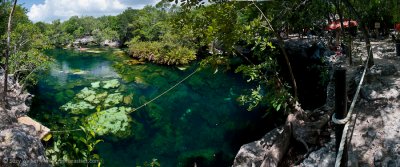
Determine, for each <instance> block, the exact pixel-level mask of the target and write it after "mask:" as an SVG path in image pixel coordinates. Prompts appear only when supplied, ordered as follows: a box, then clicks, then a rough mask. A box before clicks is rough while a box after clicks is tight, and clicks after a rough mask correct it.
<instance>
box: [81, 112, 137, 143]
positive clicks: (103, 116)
mask: <svg viewBox="0 0 400 167" xmlns="http://www.w3.org/2000/svg"><path fill="white" fill-rule="evenodd" d="M130 110H132V109H131V108H130V107H113V108H109V109H107V110H104V111H100V112H95V113H93V114H91V115H89V116H88V117H87V118H86V120H87V125H88V127H89V128H90V129H91V130H93V131H94V132H95V133H96V134H98V135H105V134H114V135H116V136H118V137H124V136H128V135H129V134H130V122H131V121H132V120H131V118H130V117H129V116H128V114H127V112H128V111H130Z"/></svg>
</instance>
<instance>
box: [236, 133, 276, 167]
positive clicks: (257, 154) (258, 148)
mask: <svg viewBox="0 0 400 167" xmlns="http://www.w3.org/2000/svg"><path fill="white" fill-rule="evenodd" d="M282 129H283V127H281V128H275V129H274V130H272V131H270V132H268V133H267V134H266V135H265V136H264V137H262V138H261V139H260V140H257V141H254V142H251V143H248V144H245V145H243V146H242V147H240V150H239V152H238V153H237V155H236V157H235V160H234V162H233V167H250V166H260V165H261V163H262V162H263V160H264V156H265V154H266V151H267V150H268V148H269V147H271V146H272V145H273V142H274V141H275V138H276V137H277V136H278V134H279V132H281V131H282Z"/></svg>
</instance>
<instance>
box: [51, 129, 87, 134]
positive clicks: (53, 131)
mask: <svg viewBox="0 0 400 167" xmlns="http://www.w3.org/2000/svg"><path fill="white" fill-rule="evenodd" d="M76 131H83V130H82V129H72V130H52V131H50V133H67V132H76Z"/></svg>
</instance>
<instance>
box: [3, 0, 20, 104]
mask: <svg viewBox="0 0 400 167" xmlns="http://www.w3.org/2000/svg"><path fill="white" fill-rule="evenodd" d="M16 5H17V0H14V4H13V7H12V9H11V12H10V16H9V17H8V25H7V48H6V60H5V63H4V85H3V86H4V90H3V96H2V101H3V105H4V107H6V106H7V91H8V72H9V69H8V60H9V58H10V45H11V44H10V42H11V21H12V16H13V15H14V11H15V6H16Z"/></svg>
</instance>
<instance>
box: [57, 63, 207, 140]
mask: <svg viewBox="0 0 400 167" xmlns="http://www.w3.org/2000/svg"><path fill="white" fill-rule="evenodd" d="M198 71H200V68H197V69H196V70H194V71H193V72H192V73H190V74H189V75H187V76H186V77H185V78H183V79H182V80H180V81H179V82H177V83H176V84H175V85H173V86H171V87H170V88H169V89H167V90H165V91H164V92H162V93H161V94H159V95H158V96H156V97H154V98H153V99H151V100H149V101H147V102H146V103H144V104H142V105H140V106H139V107H136V108H134V109H133V110H131V111H129V112H128V113H132V112H135V111H137V110H139V109H141V108H143V107H145V106H147V105H148V104H150V103H152V102H154V101H155V100H157V99H158V98H160V97H161V96H163V95H165V94H167V93H168V92H169V91H171V90H172V89H174V88H176V87H177V86H179V85H180V84H181V83H182V82H184V81H186V80H187V79H189V78H190V77H191V76H192V75H194V74H195V73H196V72H198ZM75 131H82V129H72V130H56V131H50V133H69V132H75Z"/></svg>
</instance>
